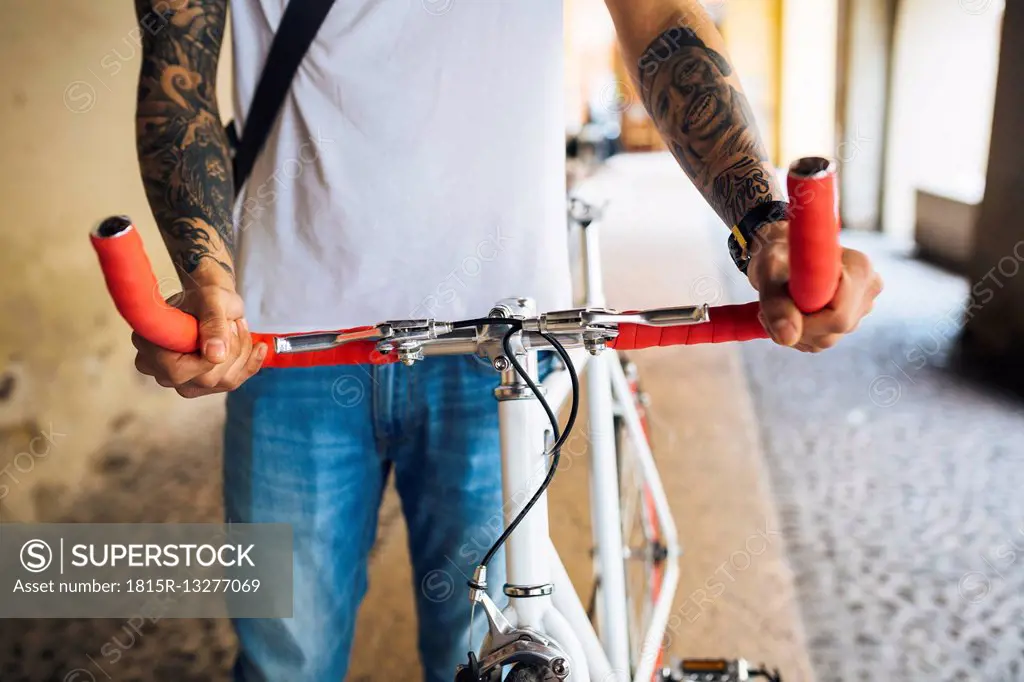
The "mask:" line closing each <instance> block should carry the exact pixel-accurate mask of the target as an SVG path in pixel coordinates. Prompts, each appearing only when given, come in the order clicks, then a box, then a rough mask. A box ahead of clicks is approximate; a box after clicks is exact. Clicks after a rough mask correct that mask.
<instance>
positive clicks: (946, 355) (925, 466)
mask: <svg viewBox="0 0 1024 682" xmlns="http://www.w3.org/2000/svg"><path fill="white" fill-rule="evenodd" d="M851 243H856V244H860V245H862V246H863V247H864V248H865V249H866V250H868V251H869V252H871V253H872V255H874V256H875V257H876V259H877V262H878V267H879V270H880V271H881V272H882V274H883V276H884V277H885V280H886V290H885V292H884V294H883V296H882V298H881V299H879V302H878V306H877V308H876V312H875V313H874V315H873V317H872V318H871V319H870V320H869V321H866V322H865V324H864V325H863V327H862V328H861V329H860V330H859V331H858V332H857V334H856V335H855V336H854V337H851V338H850V339H848V340H846V341H844V342H843V343H842V344H841V345H840V346H838V347H837V348H835V349H833V350H832V351H830V352H828V353H825V354H822V355H818V356H813V357H808V356H804V355H800V354H797V353H793V352H789V351H786V350H784V349H779V348H776V347H772V346H770V345H768V344H752V345H750V346H749V347H746V348H745V349H744V357H745V362H746V367H747V371H748V374H749V376H750V381H751V384H752V388H753V393H754V400H755V405H756V408H757V412H758V415H759V418H760V422H761V427H762V434H763V439H764V442H765V447H766V450H767V455H766V456H767V459H768V466H769V469H770V471H771V477H772V482H773V486H774V492H775V498H776V502H777V504H778V507H779V510H780V513H781V515H782V518H783V528H784V532H785V536H786V540H787V547H788V550H789V559H790V562H791V564H792V566H793V569H794V571H795V572H796V578H797V589H798V592H799V594H800V601H801V607H802V611H803V617H804V625H805V628H806V631H807V633H808V640H809V645H810V648H811V654H812V660H813V663H814V666H815V668H816V672H817V675H818V679H819V680H820V681H821V682H834V681H840V680H841V681H842V682H854V681H857V682H859V681H861V680H865V681H866V680H872V681H874V680H900V681H903V680H906V681H909V682H925V681H929V682H930V681H933V680H935V681H944V680H950V681H952V680H957V681H960V680H971V681H978V682H1016V681H1019V680H1024V497H1022V496H1021V494H1020V491H1021V490H1022V487H1024V445H1022V440H1021V437H1022V436H1024V408H1022V404H1021V402H1020V401H1018V400H1016V399H1013V398H1010V397H1004V396H1000V395H998V394H996V393H995V392H994V391H993V390H990V389H988V388H986V387H982V386H978V385H975V384H972V383H971V382H970V381H968V380H966V379H964V378H961V377H959V376H958V375H957V374H956V373H955V372H953V371H951V370H950V369H949V366H950V353H951V351H952V349H953V346H954V344H955V340H956V339H955V336H956V333H957V331H958V324H957V323H958V320H959V319H960V318H961V316H960V312H961V311H962V309H963V303H962V301H963V300H964V297H965V295H966V293H967V284H966V283H965V282H964V281H963V280H961V279H959V278H956V277H953V276H950V275H948V274H945V273H943V272H941V271H938V270H936V269H933V268H930V267H928V266H925V265H922V264H920V263H916V262H913V261H910V260H907V259H905V258H901V257H900V256H898V255H896V254H893V253H891V252H890V251H888V250H887V249H886V247H885V246H884V244H882V243H881V242H879V241H878V240H874V239H870V238H861V239H855V240H851Z"/></svg>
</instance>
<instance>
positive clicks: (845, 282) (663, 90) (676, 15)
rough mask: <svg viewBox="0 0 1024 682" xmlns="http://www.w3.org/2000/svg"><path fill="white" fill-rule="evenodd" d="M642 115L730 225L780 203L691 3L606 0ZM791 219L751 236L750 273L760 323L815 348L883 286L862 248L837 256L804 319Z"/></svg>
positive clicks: (763, 155) (715, 43)
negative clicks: (838, 265)
mask: <svg viewBox="0 0 1024 682" xmlns="http://www.w3.org/2000/svg"><path fill="white" fill-rule="evenodd" d="M606 3H607V5H608V8H609V10H610V11H611V14H612V19H613V20H614V22H615V27H616V31H617V32H618V35H619V40H620V43H621V45H622V51H623V53H624V54H625V57H626V63H627V64H636V71H635V78H636V82H637V85H638V89H639V92H640V96H641V98H642V99H643V102H644V105H645V106H646V107H647V111H648V112H649V113H650V115H651V118H652V119H653V120H654V123H655V124H656V125H657V127H658V131H659V132H660V133H661V136H662V138H663V139H664V140H665V143H666V144H667V145H668V147H669V149H670V150H671V151H672V154H673V156H675V158H676V160H677V161H678V162H679V165H680V166H682V168H683V170H684V171H685V172H686V174H687V176H689V178H690V179H691V180H692V181H693V184H694V185H695V186H696V187H697V189H698V190H700V192H701V193H702V194H703V195H704V198H705V199H707V201H708V203H709V204H711V207H712V208H714V209H715V212H716V213H718V215H719V216H720V217H721V218H722V220H723V221H725V223H726V224H727V225H730V226H732V225H736V224H737V223H739V222H740V220H742V219H743V217H744V216H745V215H747V213H749V212H750V211H751V209H753V208H754V207H756V206H757V205H758V204H762V203H765V202H770V201H782V200H783V199H784V194H783V192H782V189H781V187H780V185H779V181H778V178H777V176H776V174H775V169H774V167H773V166H772V164H771V162H770V160H769V158H768V153H767V151H766V150H765V146H764V143H763V142H762V141H761V136H760V134H759V133H758V130H757V125H756V124H755V122H754V117H753V114H752V113H751V109H750V105H749V104H748V102H747V99H746V97H745V96H744V94H743V89H742V87H741V86H740V83H739V79H738V77H737V75H736V73H735V70H734V69H733V68H732V66H731V65H730V63H729V60H728V56H727V55H726V51H725V45H724V41H723V40H722V36H721V34H719V32H718V29H717V28H715V25H714V23H713V22H712V21H711V18H710V17H709V16H708V14H707V13H706V12H705V11H704V9H703V8H702V7H701V3H700V2H699V1H698V0H606ZM788 230H789V225H788V224H787V223H786V222H785V221H782V222H778V223H774V224H772V225H769V226H768V227H766V228H765V229H762V230H760V231H759V232H758V234H757V239H758V243H757V244H754V245H752V248H751V254H752V255H751V260H750V264H749V267H748V270H747V274H748V277H749V278H750V282H751V284H752V285H753V286H754V288H756V289H757V290H758V291H759V292H760V294H761V312H762V322H764V324H765V328H766V329H767V330H768V332H769V333H770V334H771V335H772V337H773V338H774V339H775V340H776V341H777V342H778V343H780V344H782V345H786V346H796V347H797V348H800V349H801V350H805V351H810V352H816V351H819V350H822V349H824V348H829V347H831V346H833V345H835V344H836V343H837V342H838V341H839V339H840V338H842V336H843V335H844V334H846V333H848V332H850V331H852V330H853V329H854V328H855V327H856V326H857V324H858V323H859V322H860V319H861V318H862V317H864V315H866V314H867V313H868V311H869V310H870V309H871V306H872V304H873V302H874V299H875V297H876V296H877V295H878V294H879V293H880V292H881V288H882V283H881V279H880V278H879V277H878V275H877V274H876V273H875V272H874V270H873V269H872V268H871V264H870V262H869V261H868V259H867V257H865V256H864V254H862V253H860V252H857V251H853V250H850V249H846V250H844V252H843V278H842V280H841V282H840V286H839V290H838V292H837V293H836V297H835V299H834V300H833V302H832V305H831V308H830V309H829V310H826V311H824V312H821V313H818V314H815V315H810V316H804V315H801V314H800V312H799V310H797V308H796V306H795V304H794V303H793V301H792V300H791V299H790V298H789V295H788V293H787V290H786V281H787V279H788V275H789V272H788V267H789V254H788V248H787V241H788V240H787V238H788Z"/></svg>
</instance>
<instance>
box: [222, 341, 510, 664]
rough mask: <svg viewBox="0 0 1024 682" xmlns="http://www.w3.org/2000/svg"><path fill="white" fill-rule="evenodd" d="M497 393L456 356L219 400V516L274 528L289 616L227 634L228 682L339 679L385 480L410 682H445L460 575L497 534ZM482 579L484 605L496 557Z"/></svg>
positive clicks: (253, 383)
mask: <svg viewBox="0 0 1024 682" xmlns="http://www.w3.org/2000/svg"><path fill="white" fill-rule="evenodd" d="M498 380H499V377H498V374H497V373H496V372H495V371H494V370H493V369H491V368H490V367H489V366H488V365H487V364H486V363H485V362H484V361H482V360H479V359H476V358H472V357H464V356H462V357H449V358H430V359H428V360H427V361H425V362H422V363H418V364H417V365H416V366H414V367H411V368H410V367H403V366H396V365H386V366H377V367H368V366H366V367H317V368H301V369H267V370H263V371H261V372H259V373H258V374H257V375H256V376H254V377H253V378H252V379H250V380H249V381H248V382H246V383H245V384H244V385H243V386H242V387H241V388H240V389H239V390H237V391H235V392H234V393H232V394H230V395H229V397H228V409H227V426H226V429H225V437H224V442H225V455H224V488H225V506H226V514H227V517H228V518H229V519H230V520H232V521H238V522H245V523H264V522H278V523H290V524H291V525H292V528H293V532H294V542H295V545H294V546H295V560H294V611H293V617H292V618H287V619H253V620H244V619H240V620H237V621H235V628H236V631H237V633H238V638H239V642H240V653H239V657H238V661H237V663H236V666H235V679H236V680H239V681H241V680H245V681H247V682H279V681H280V682H307V681H308V682H336V681H339V680H342V679H343V678H344V677H345V674H346V671H347V669H348V665H349V652H350V648H351V644H352V635H353V629H354V627H355V622H356V611H357V610H358V608H359V604H360V602H361V601H362V599H363V596H364V595H365V594H366V587H367V557H368V555H369V552H370V549H371V548H372V547H373V543H374V539H375V535H376V530H377V511H378V508H379V506H380V501H381V493H382V491H383V489H384V485H385V483H386V481H387V477H388V473H389V471H390V469H391V468H392V467H393V468H394V471H395V482H396V486H397V488H398V492H399V495H400V496H401V500H402V511H403V512H404V515H405V520H406V523H407V525H408V528H409V551H410V554H411V556H412V564H413V586H412V588H413V589H412V591H411V593H410V596H414V597H415V600H416V610H417V615H418V620H419V652H420V658H421V660H422V661H423V666H424V669H425V679H426V680H428V681H429V682H451V681H452V680H453V679H454V676H455V666H456V665H457V664H458V663H460V662H464V661H465V657H466V651H467V637H468V634H469V633H468V626H469V600H468V598H467V596H468V588H467V587H466V586H465V577H464V576H471V575H472V572H473V569H474V568H475V566H476V564H477V563H478V562H479V561H480V560H481V559H482V557H483V554H484V552H486V550H487V548H488V547H489V546H490V544H491V542H493V540H494V539H496V538H497V535H498V533H500V531H501V528H502V495H501V461H500V456H499V439H498V412H497V403H496V402H495V400H494V397H493V394H492V391H493V389H494V387H495V386H496V385H497V384H498ZM488 573H489V575H488V583H489V584H490V586H491V588H492V590H494V592H496V593H499V594H500V592H501V586H502V585H503V584H504V582H505V578H504V574H505V565H504V558H503V556H502V555H499V556H497V557H495V559H494V560H493V561H492V562H491V564H490V566H489V571H488ZM492 594H493V592H492ZM483 620H484V619H482V618H477V623H476V625H477V627H478V628H480V629H481V631H480V632H477V633H474V642H475V643H476V644H479V642H480V637H482V635H483V632H482V630H483V628H484V627H485V623H484V622H483Z"/></svg>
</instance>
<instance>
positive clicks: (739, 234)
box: [732, 225, 747, 258]
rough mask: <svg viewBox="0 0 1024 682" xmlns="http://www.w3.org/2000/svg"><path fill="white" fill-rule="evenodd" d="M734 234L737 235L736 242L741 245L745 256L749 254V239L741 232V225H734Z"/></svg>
mask: <svg viewBox="0 0 1024 682" xmlns="http://www.w3.org/2000/svg"><path fill="white" fill-rule="evenodd" d="M732 236H734V237H736V243H737V244H739V245H740V249H742V250H743V257H744V258H746V256H747V240H746V239H744V238H743V233H742V232H740V226H739V225H733V226H732Z"/></svg>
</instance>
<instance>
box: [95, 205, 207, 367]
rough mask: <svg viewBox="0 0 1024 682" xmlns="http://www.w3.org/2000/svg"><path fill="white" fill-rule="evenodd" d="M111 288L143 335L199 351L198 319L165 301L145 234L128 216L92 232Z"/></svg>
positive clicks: (180, 348)
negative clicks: (145, 240)
mask: <svg viewBox="0 0 1024 682" xmlns="http://www.w3.org/2000/svg"><path fill="white" fill-rule="evenodd" d="M89 237H90V239H91V240H92V246H93V248H94V249H96V255H97V256H99V259H100V268H101V269H102V270H103V277H104V278H105V279H106V280H107V290H108V291H109V292H110V297H111V298H112V299H114V305H115V306H117V311H118V312H119V313H121V317H123V318H124V319H125V321H126V322H128V324H129V325H131V328H132V329H134V330H135V331H136V332H138V334H139V336H141V337H142V338H144V339H146V340H148V341H151V342H153V343H155V344H156V345H158V346H162V347H163V348H167V349H168V350H173V351H177V352H178V353H191V352H193V351H194V350H196V344H197V343H198V339H199V324H198V322H196V318H194V317H192V316H191V315H189V314H188V313H186V312H183V311H181V310H178V309H177V308H174V307H172V306H170V305H169V304H167V303H166V302H165V301H164V297H163V295H161V293H160V286H159V284H158V283H157V281H156V275H154V274H153V268H152V266H151V265H150V264H149V258H147V257H146V249H145V248H143V246H142V237H141V236H140V235H139V231H138V230H137V229H136V228H135V226H134V225H132V223H131V221H130V220H129V219H128V218H125V217H124V216H115V217H112V218H107V219H106V220H104V221H103V222H102V223H100V225H99V227H97V228H96V230H95V231H93V233H92V234H91V235H89Z"/></svg>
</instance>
